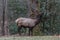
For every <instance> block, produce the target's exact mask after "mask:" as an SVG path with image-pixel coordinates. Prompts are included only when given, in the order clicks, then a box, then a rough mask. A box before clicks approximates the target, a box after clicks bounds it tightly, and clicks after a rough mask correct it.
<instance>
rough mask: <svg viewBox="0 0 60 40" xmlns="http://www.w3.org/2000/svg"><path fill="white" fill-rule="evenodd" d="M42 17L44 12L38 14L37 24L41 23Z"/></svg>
mask: <svg viewBox="0 0 60 40" xmlns="http://www.w3.org/2000/svg"><path fill="white" fill-rule="evenodd" d="M42 17H43V13H42V14H38V15H37V16H36V19H37V22H36V24H39V23H40V22H41V20H42Z"/></svg>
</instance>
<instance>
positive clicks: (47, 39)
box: [0, 36, 60, 40]
mask: <svg viewBox="0 0 60 40" xmlns="http://www.w3.org/2000/svg"><path fill="white" fill-rule="evenodd" d="M0 40H60V37H58V36H30V37H29V36H21V37H13V36H9V37H0Z"/></svg>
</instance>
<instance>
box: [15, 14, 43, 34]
mask: <svg viewBox="0 0 60 40" xmlns="http://www.w3.org/2000/svg"><path fill="white" fill-rule="evenodd" d="M42 16H43V13H41V14H38V15H36V18H23V17H20V18H17V19H16V20H15V22H16V24H17V26H18V33H19V35H21V33H20V30H21V28H22V27H24V28H29V35H32V34H33V28H34V27H35V26H36V25H37V24H39V23H40V21H41V19H42Z"/></svg>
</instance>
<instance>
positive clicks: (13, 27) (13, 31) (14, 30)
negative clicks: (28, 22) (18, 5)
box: [8, 23, 17, 34]
mask: <svg viewBox="0 0 60 40" xmlns="http://www.w3.org/2000/svg"><path fill="white" fill-rule="evenodd" d="M8 28H9V32H10V34H16V33H17V25H16V24H15V23H11V24H10V25H9V27H8Z"/></svg>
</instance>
